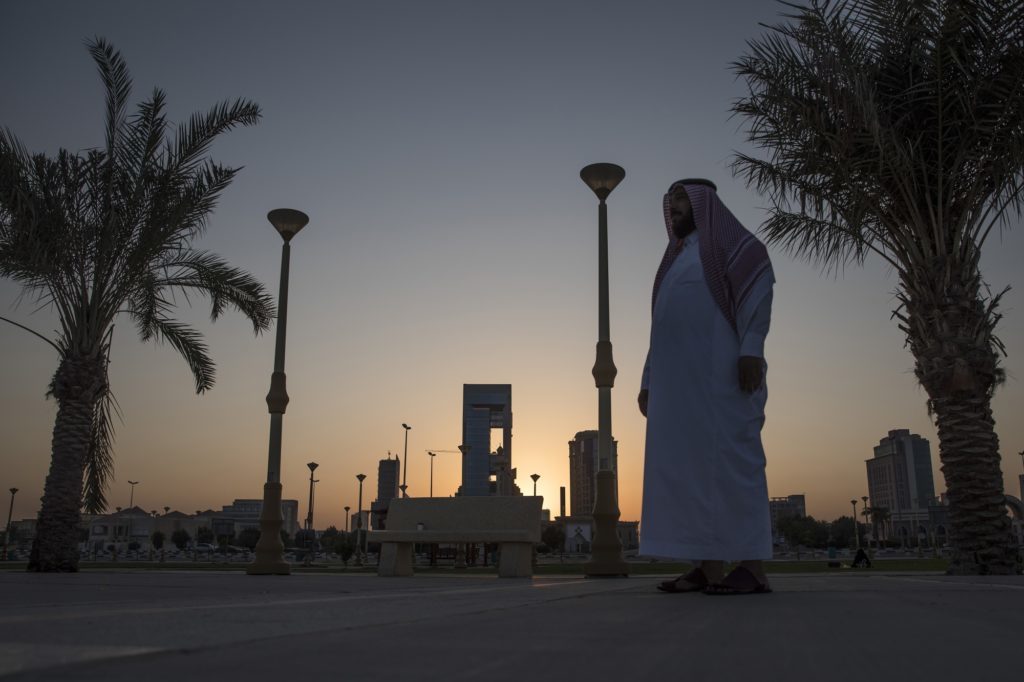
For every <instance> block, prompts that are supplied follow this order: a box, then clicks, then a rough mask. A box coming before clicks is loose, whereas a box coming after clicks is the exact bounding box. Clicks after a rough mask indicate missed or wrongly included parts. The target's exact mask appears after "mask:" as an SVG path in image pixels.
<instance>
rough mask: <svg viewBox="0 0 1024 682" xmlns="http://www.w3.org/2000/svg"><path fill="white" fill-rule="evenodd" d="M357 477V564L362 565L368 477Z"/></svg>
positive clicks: (362, 475)
mask: <svg viewBox="0 0 1024 682" xmlns="http://www.w3.org/2000/svg"><path fill="white" fill-rule="evenodd" d="M356 479H357V480H358V481H359V511H358V512H356V562H355V565H356V566H362V565H363V562H362V559H361V558H360V550H361V549H362V547H363V542H362V538H363V537H364V536H365V535H366V534H365V533H363V481H364V480H365V479H366V474H356Z"/></svg>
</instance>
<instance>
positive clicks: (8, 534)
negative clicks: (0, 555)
mask: <svg viewBox="0 0 1024 682" xmlns="http://www.w3.org/2000/svg"><path fill="white" fill-rule="evenodd" d="M17 492H18V489H17V488H11V506H9V507H8V508H7V525H6V526H4V561H7V559H8V558H9V556H8V554H7V546H8V544H9V543H10V540H11V515H12V514H14V496H15V494H16V493H17Z"/></svg>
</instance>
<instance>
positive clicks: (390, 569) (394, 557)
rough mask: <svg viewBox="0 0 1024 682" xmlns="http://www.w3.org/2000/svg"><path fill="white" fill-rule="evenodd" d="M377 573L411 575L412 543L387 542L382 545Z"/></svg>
mask: <svg viewBox="0 0 1024 682" xmlns="http://www.w3.org/2000/svg"><path fill="white" fill-rule="evenodd" d="M377 575H380V576H410V575H412V543H411V542H385V543H382V544H381V546H380V559H379V560H378V562H377Z"/></svg>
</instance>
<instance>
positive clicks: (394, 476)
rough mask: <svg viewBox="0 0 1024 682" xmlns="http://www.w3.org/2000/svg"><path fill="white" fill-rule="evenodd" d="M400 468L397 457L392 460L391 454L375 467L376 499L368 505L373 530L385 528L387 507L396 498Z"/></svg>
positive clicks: (400, 464)
mask: <svg viewBox="0 0 1024 682" xmlns="http://www.w3.org/2000/svg"><path fill="white" fill-rule="evenodd" d="M401 468H402V462H401V461H400V460H399V459H398V455H395V457H394V459H392V458H391V453H388V456H387V459H382V460H380V462H379V463H378V465H377V499H376V500H374V501H373V502H371V503H370V514H371V516H372V517H373V520H372V521H371V523H372V525H373V528H375V529H378V530H383V529H384V528H385V527H386V521H385V520H386V518H387V515H388V507H389V506H390V505H391V500H393V499H395V498H396V497H398V493H399V488H398V482H399V480H401V478H400V476H399V472H400V471H401Z"/></svg>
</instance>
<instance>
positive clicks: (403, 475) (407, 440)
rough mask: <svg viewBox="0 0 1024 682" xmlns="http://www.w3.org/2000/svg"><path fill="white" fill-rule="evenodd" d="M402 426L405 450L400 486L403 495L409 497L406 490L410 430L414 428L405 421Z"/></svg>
mask: <svg viewBox="0 0 1024 682" xmlns="http://www.w3.org/2000/svg"><path fill="white" fill-rule="evenodd" d="M402 428H403V429H405V450H404V451H403V452H402V485H401V486H399V487H401V489H402V497H409V495H408V494H406V492H405V490H406V485H405V475H406V473H408V469H407V468H406V463H407V462H408V461H409V431H411V430H412V427H411V426H409V425H408V424H404V423H403V424H402Z"/></svg>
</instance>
